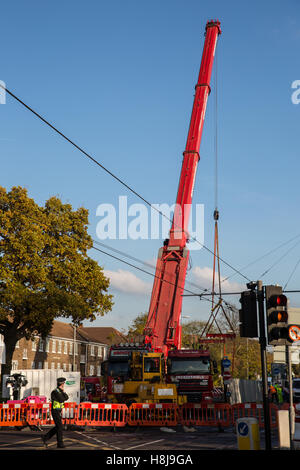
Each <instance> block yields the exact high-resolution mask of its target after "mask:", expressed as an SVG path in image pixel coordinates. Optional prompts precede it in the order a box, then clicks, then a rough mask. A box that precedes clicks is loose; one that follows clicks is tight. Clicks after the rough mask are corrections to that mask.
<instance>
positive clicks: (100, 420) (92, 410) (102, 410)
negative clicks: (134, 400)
mask: <svg viewBox="0 0 300 470" xmlns="http://www.w3.org/2000/svg"><path fill="white" fill-rule="evenodd" d="M127 414H128V408H127V406H126V405H123V404H114V403H80V404H79V405H78V408H77V417H76V425H78V426H118V427H120V426H125V425H126V424H127Z"/></svg>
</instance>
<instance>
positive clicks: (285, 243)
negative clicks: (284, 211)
mask: <svg viewBox="0 0 300 470" xmlns="http://www.w3.org/2000/svg"><path fill="white" fill-rule="evenodd" d="M299 237H300V233H298V235H296V236H294V237H292V238H290V239H289V240H287V241H285V242H283V243H281V244H280V245H278V246H277V247H275V248H273V249H272V250H270V251H268V252H267V253H265V254H264V255H262V256H260V257H259V258H256V259H255V260H254V261H252V262H251V263H249V264H247V265H246V266H244V267H242V268H241V271H243V270H244V269H247V268H249V267H250V266H252V265H253V264H255V263H257V262H258V261H261V260H262V259H263V258H266V257H267V256H269V255H271V254H272V253H275V251H277V250H279V249H280V248H282V247H283V246H285V245H288V244H289V243H291V242H292V241H293V240H296V238H299ZM235 275H236V273H233V274H231V275H230V276H227V277H226V278H224V279H222V281H221V282H225V281H227V280H228V279H230V278H232V277H233V276H235Z"/></svg>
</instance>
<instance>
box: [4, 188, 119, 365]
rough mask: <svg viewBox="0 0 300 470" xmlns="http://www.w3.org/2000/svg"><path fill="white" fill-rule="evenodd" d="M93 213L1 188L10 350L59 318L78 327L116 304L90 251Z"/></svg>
mask: <svg viewBox="0 0 300 470" xmlns="http://www.w3.org/2000/svg"><path fill="white" fill-rule="evenodd" d="M87 227H88V211H87V210H86V209H84V208H79V209H78V210H73V209H72V206H71V205H70V204H63V203H62V202H61V201H60V199H58V198H57V197H51V198H50V199H49V200H48V201H46V203H45V206H44V207H40V206H39V205H38V204H36V202H35V201H34V200H33V199H31V198H29V197H28V195H27V191H26V189H24V188H21V187H13V188H12V189H11V191H9V192H7V191H6V190H5V189H4V188H2V187H0V279H1V281H0V334H2V335H3V336H4V342H5V344H6V353H7V354H8V355H9V356H10V353H11V351H10V349H11V348H13V346H14V344H15V342H16V341H18V340H19V339H20V338H22V337H26V338H27V339H29V338H30V337H32V335H33V334H40V335H41V336H42V337H45V336H46V335H47V334H48V333H49V332H50V330H51V327H52V324H53V321H54V319H55V318H58V317H65V318H71V319H72V322H73V323H74V324H77V325H79V324H80V323H81V322H82V321H83V320H86V319H88V320H90V321H93V320H95V319H96V317H97V316H99V315H100V316H102V315H104V314H105V313H107V312H109V311H110V310H111V308H112V305H113V303H112V295H110V294H108V293H107V291H108V287H109V279H107V278H106V277H105V276H104V274H103V269H102V268H101V267H100V266H99V265H98V263H97V262H96V261H94V260H93V259H91V258H90V257H89V256H88V255H87V252H88V250H89V249H90V248H91V247H92V239H91V237H90V235H89V234H88V232H87Z"/></svg>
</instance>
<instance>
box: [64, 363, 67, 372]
mask: <svg viewBox="0 0 300 470" xmlns="http://www.w3.org/2000/svg"><path fill="white" fill-rule="evenodd" d="M63 371H64V372H67V364H63Z"/></svg>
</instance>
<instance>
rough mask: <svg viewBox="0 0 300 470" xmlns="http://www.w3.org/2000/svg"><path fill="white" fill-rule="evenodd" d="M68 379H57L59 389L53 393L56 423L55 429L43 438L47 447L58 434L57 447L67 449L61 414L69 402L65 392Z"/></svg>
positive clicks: (52, 404)
mask: <svg viewBox="0 0 300 470" xmlns="http://www.w3.org/2000/svg"><path fill="white" fill-rule="evenodd" d="M65 382H66V379H65V378H64V377H60V378H59V379H57V387H56V388H55V389H54V390H52V392H51V414H52V418H53V421H54V423H55V426H54V428H51V429H50V430H49V431H48V432H47V434H46V435H45V436H42V441H43V443H44V445H45V446H46V447H47V441H48V440H49V439H51V437H52V436H54V435H55V434H56V438H57V447H58V448H64V447H66V446H65V445H64V442H63V425H62V421H61V412H62V410H63V408H64V406H65V405H64V402H65V401H67V400H68V398H69V397H68V395H67V394H66V393H65V391H64V385H65Z"/></svg>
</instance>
